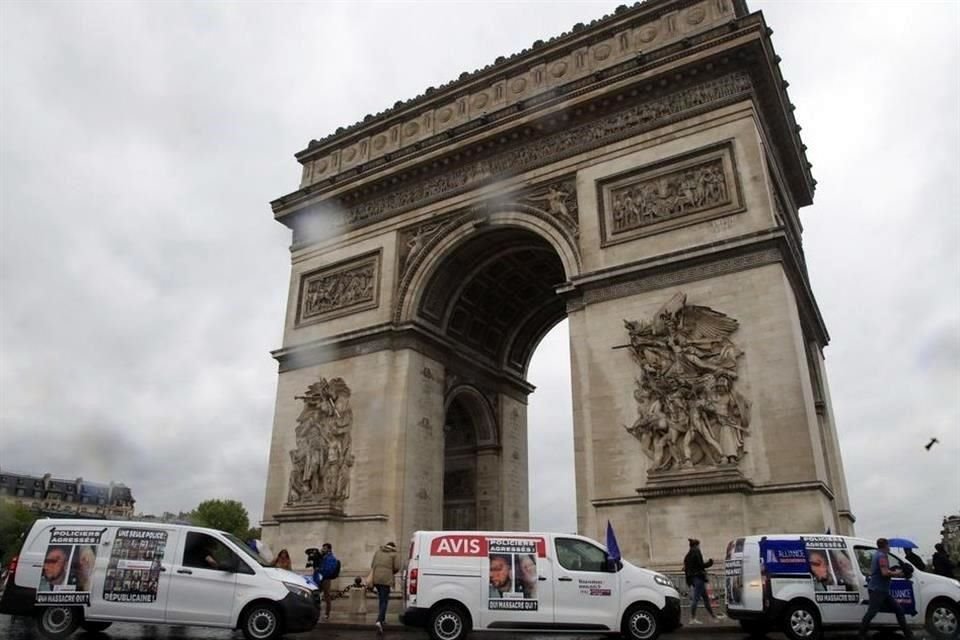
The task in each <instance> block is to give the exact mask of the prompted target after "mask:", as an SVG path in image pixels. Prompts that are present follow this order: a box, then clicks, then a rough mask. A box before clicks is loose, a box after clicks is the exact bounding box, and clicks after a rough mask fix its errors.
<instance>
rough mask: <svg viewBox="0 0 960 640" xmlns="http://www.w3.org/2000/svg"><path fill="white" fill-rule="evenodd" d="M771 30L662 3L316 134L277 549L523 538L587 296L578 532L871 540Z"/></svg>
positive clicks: (798, 147)
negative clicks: (541, 379) (835, 404)
mask: <svg viewBox="0 0 960 640" xmlns="http://www.w3.org/2000/svg"><path fill="white" fill-rule="evenodd" d="M785 27H787V28H788V27H789V25H785ZM771 33H772V31H771V30H770V29H769V28H768V27H767V25H766V23H765V21H764V18H763V16H762V14H760V13H750V11H749V9H748V8H747V6H746V3H745V2H744V1H743V0H700V1H696V0H692V1H691V0H647V1H645V2H642V3H638V4H635V5H633V6H632V7H621V8H619V9H617V11H616V12H615V13H614V14H612V15H609V16H606V17H603V18H601V19H598V20H595V21H594V22H592V23H590V24H589V25H583V24H579V25H576V26H574V28H573V29H572V31H571V32H570V33H566V34H562V35H560V36H558V37H556V38H554V39H551V40H550V41H548V42H540V41H538V42H536V43H534V44H533V46H532V47H531V48H530V49H528V50H524V51H522V52H520V53H518V54H516V55H513V56H510V57H509V58H499V59H497V60H496V61H495V62H494V63H493V64H492V65H490V66H489V67H486V68H484V69H481V70H479V71H476V72H474V73H464V74H462V75H461V76H460V78H459V79H457V80H455V81H452V82H450V83H448V84H446V85H443V86H441V87H439V88H433V87H431V88H429V89H427V90H426V91H425V92H424V94H423V95H421V96H418V97H416V98H414V99H411V100H408V101H406V102H398V103H397V104H396V105H395V106H394V107H393V108H391V109H388V110H387V111H385V112H383V113H381V114H378V115H376V116H372V115H371V116H367V117H366V118H364V119H363V121H362V122H359V123H357V124H355V125H353V126H351V127H348V128H346V129H341V130H338V131H337V132H336V133H335V134H333V135H331V136H328V137H326V138H324V139H322V140H319V141H318V140H314V141H311V142H310V144H309V145H308V147H307V148H306V149H304V150H302V151H301V152H299V153H298V154H297V159H298V160H299V162H300V164H301V165H302V178H301V183H300V188H299V189H298V190H296V191H294V192H292V193H289V194H287V195H285V196H283V197H281V198H278V199H277V200H275V201H274V202H273V203H272V207H273V212H274V216H275V218H276V219H277V220H278V221H279V222H281V223H282V224H284V225H286V226H287V227H289V228H290V229H291V231H292V235H293V240H292V247H291V277H290V282H289V299H288V306H287V312H286V319H285V324H284V336H283V345H282V348H280V349H278V350H277V351H276V352H274V357H275V358H276V359H277V361H278V362H279V383H278V390H277V403H276V413H275V417H274V426H273V438H272V443H271V448H270V453H269V467H268V477H267V487H266V501H265V505H264V511H263V513H264V520H263V522H262V526H263V538H264V540H265V541H267V542H269V543H270V544H271V546H272V547H273V548H283V547H285V548H291V549H297V548H304V547H306V546H311V545H314V546H315V545H316V544H317V543H319V542H332V543H333V545H334V548H335V549H336V550H337V555H338V557H339V558H341V559H342V560H343V562H344V566H345V568H346V569H350V568H356V569H358V570H359V569H361V568H362V567H363V566H364V563H366V562H367V561H368V560H369V557H370V555H371V554H372V553H373V551H374V550H375V549H376V548H377V547H378V546H379V545H380V544H382V543H383V542H385V541H388V540H394V541H397V542H398V543H400V544H401V547H402V545H403V541H405V540H408V539H409V537H410V534H411V532H413V531H415V530H417V529H487V530H519V531H522V530H526V529H527V527H528V522H529V520H528V496H527V492H528V476H529V474H532V473H537V472H538V470H537V469H529V468H528V465H527V459H528V447H547V448H549V447H551V446H553V443H551V442H542V441H537V440H533V441H529V442H528V437H527V398H528V396H529V394H530V393H532V392H533V390H534V388H533V386H532V385H530V384H529V382H527V379H526V376H527V367H528V364H529V362H530V358H531V355H532V354H533V351H534V349H535V348H536V346H537V344H538V343H539V342H540V340H541V338H543V336H544V335H545V334H546V333H547V332H548V331H549V330H550V329H551V328H552V327H553V326H554V325H555V324H556V323H558V322H560V321H561V320H563V319H564V318H566V319H567V320H568V321H569V327H570V354H571V362H570V367H571V370H572V375H571V378H572V393H573V416H572V421H573V432H574V456H575V468H574V469H570V470H569V472H570V473H572V474H575V475H576V487H577V496H576V502H577V523H578V529H579V532H580V533H582V534H585V535H589V536H593V537H595V538H598V539H603V535H604V529H605V526H606V523H607V521H608V520H609V521H610V522H611V523H612V524H613V525H614V528H615V530H616V531H617V534H618V537H619V538H620V547H621V550H622V551H623V554H624V556H625V557H628V558H630V559H631V560H634V561H636V562H639V563H641V564H643V565H646V566H653V567H656V568H664V569H669V568H671V567H675V566H676V564H677V563H678V562H679V561H680V559H681V558H682V557H683V556H684V553H685V552H686V550H687V537H688V536H692V537H698V538H702V539H703V540H704V547H705V548H704V554H705V555H706V556H713V557H722V555H723V545H724V544H725V543H726V541H727V540H730V539H733V538H735V537H738V536H741V535H744V534H750V533H758V532H777V531H814V532H821V531H826V530H828V529H829V530H831V531H833V532H835V533H841V534H847V533H852V532H853V523H854V517H853V514H852V513H851V511H850V506H849V502H848V498H847V488H846V480H845V477H844V471H843V464H842V460H841V455H840V448H839V444H838V438H837V429H836V425H835V423H834V417H833V411H832V409H831V405H830V395H829V391H828V384H827V379H826V372H825V366H824V360H823V348H824V347H825V346H826V344H827V342H828V334H827V330H826V327H825V325H824V323H823V320H822V318H821V316H820V312H819V310H818V307H817V303H816V300H815V298H814V295H813V292H812V290H811V287H810V281H809V278H808V275H807V266H806V262H805V256H804V252H803V242H802V226H801V224H800V218H799V213H798V212H799V209H800V208H801V207H804V206H807V205H809V204H811V202H812V200H813V193H814V187H815V180H814V179H813V177H812V175H811V172H810V163H809V162H808V161H807V157H806V152H805V150H806V147H805V146H804V144H803V142H802V141H801V139H800V126H799V125H798V124H797V122H796V120H795V119H794V115H793V105H792V104H791V102H790V98H789V95H788V93H787V85H788V83H787V82H786V80H785V79H784V78H783V76H782V75H781V72H780V67H779V61H780V59H779V57H778V56H777V55H776V53H775V52H774V48H773V43H772V41H771V38H770V37H771ZM453 55H455V53H454V54H453ZM358 80H360V79H358ZM360 81H362V80H360ZM824 99H830V97H829V96H825V97H824ZM386 101H387V99H386V98H385V102H386Z"/></svg>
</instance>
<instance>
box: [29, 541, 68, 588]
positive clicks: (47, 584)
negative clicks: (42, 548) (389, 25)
mask: <svg viewBox="0 0 960 640" xmlns="http://www.w3.org/2000/svg"><path fill="white" fill-rule="evenodd" d="M72 552H73V545H65V544H52V545H50V546H48V547H47V553H46V554H44V557H43V568H42V569H41V570H40V586H39V587H38V588H37V590H38V591H60V590H61V589H64V587H66V586H67V573H68V571H67V568H68V567H69V566H70V565H69V562H70V554H71V553H72Z"/></svg>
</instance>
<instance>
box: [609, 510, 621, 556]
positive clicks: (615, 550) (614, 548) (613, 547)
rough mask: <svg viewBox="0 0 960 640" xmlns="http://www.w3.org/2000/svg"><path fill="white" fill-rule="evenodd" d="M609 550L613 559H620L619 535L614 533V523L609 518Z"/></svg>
mask: <svg viewBox="0 0 960 640" xmlns="http://www.w3.org/2000/svg"><path fill="white" fill-rule="evenodd" d="M607 551H608V552H609V553H610V557H611V558H612V559H613V560H616V561H618V562H619V561H620V545H618V544H617V536H616V535H614V533H613V525H612V524H610V521H609V520H607Z"/></svg>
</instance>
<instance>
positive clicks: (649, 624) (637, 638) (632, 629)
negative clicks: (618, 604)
mask: <svg viewBox="0 0 960 640" xmlns="http://www.w3.org/2000/svg"><path fill="white" fill-rule="evenodd" d="M621 633H622V635H623V637H624V638H626V639H627V640H654V639H655V638H656V637H657V636H659V635H660V617H659V616H658V615H657V610H656V609H655V608H654V607H653V606H652V605H649V604H644V603H641V604H635V605H633V606H632V607H630V609H629V610H628V611H627V613H626V614H625V615H624V616H623V629H622V630H621Z"/></svg>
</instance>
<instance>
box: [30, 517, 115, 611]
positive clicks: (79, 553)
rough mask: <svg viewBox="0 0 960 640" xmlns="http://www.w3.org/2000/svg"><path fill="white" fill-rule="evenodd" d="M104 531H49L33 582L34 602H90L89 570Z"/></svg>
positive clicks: (67, 603)
mask: <svg viewBox="0 0 960 640" xmlns="http://www.w3.org/2000/svg"><path fill="white" fill-rule="evenodd" d="M104 531H106V529H74V528H71V529H59V528H56V527H55V528H53V529H51V530H50V541H49V543H48V545H47V551H46V553H44V556H43V567H42V568H41V570H40V583H39V584H38V585H37V598H36V603H37V604H38V605H85V604H90V590H91V588H92V584H91V583H92V581H93V569H94V565H96V562H97V549H98V548H99V547H100V538H101V537H102V536H103V533H104Z"/></svg>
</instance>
